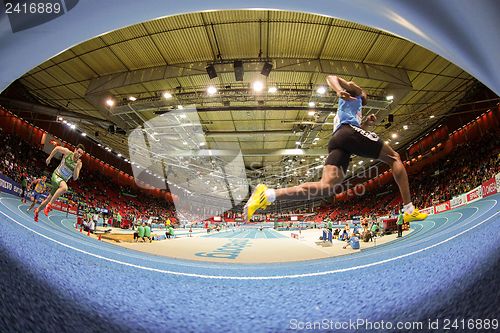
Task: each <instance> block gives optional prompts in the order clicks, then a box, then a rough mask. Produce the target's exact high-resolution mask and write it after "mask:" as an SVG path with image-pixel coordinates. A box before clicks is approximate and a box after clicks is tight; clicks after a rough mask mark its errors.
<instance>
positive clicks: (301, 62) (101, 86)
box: [86, 59, 411, 95]
mask: <svg viewBox="0 0 500 333" xmlns="http://www.w3.org/2000/svg"><path fill="white" fill-rule="evenodd" d="M272 62H273V71H274V72H308V73H309V72H314V73H323V74H335V75H342V76H349V77H351V76H353V77H355V78H363V79H370V80H374V81H380V82H386V83H389V84H395V85H400V86H406V87H411V81H410V79H409V77H408V74H407V72H406V70H404V69H401V68H394V67H390V66H383V65H373V64H365V63H359V62H354V61H340V60H320V59H274V60H273V61H272ZM206 65H207V63H206V62H197V63H185V64H176V65H167V66H157V67H152V68H146V69H138V70H132V71H127V72H120V73H115V74H108V75H103V76H100V77H97V78H95V79H92V80H91V81H90V83H89V85H88V88H87V92H86V95H101V94H106V93H109V91H110V90H112V89H116V88H121V87H126V86H130V85H135V84H140V83H146V82H154V81H161V80H167V79H173V78H176V77H189V76H193V75H201V74H204V75H206V70H205V67H206ZM263 65H264V61H262V60H259V59H243V67H244V71H245V73H253V72H258V73H260V71H261V70H262V66H263ZM214 66H215V69H216V71H217V73H219V74H222V73H234V68H233V61H232V60H231V61H228V62H224V63H220V62H218V63H214Z"/></svg>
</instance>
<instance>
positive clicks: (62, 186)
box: [49, 180, 68, 204]
mask: <svg viewBox="0 0 500 333" xmlns="http://www.w3.org/2000/svg"><path fill="white" fill-rule="evenodd" d="M67 190H68V185H67V184H66V182H65V181H64V180H63V181H61V182H60V183H59V188H58V189H57V191H56V193H54V195H53V196H52V198H50V201H49V203H50V204H52V203H53V202H54V201H56V200H57V198H59V197H60V196H61V195H62V194H64V193H66V191H67Z"/></svg>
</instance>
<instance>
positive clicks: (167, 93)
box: [163, 91, 172, 99]
mask: <svg viewBox="0 0 500 333" xmlns="http://www.w3.org/2000/svg"><path fill="white" fill-rule="evenodd" d="M163 98H165V99H170V98H172V94H171V93H169V92H168V91H165V92H164V93H163Z"/></svg>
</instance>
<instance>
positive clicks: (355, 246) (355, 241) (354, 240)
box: [349, 237, 359, 250]
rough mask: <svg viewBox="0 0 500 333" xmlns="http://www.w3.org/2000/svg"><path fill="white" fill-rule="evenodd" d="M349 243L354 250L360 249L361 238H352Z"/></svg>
mask: <svg viewBox="0 0 500 333" xmlns="http://www.w3.org/2000/svg"><path fill="white" fill-rule="evenodd" d="M349 243H350V244H351V247H352V248H353V249H354V250H357V249H359V238H358V237H351V239H350V240H349Z"/></svg>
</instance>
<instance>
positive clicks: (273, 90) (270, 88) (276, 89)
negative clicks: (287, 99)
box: [268, 87, 278, 94]
mask: <svg viewBox="0 0 500 333" xmlns="http://www.w3.org/2000/svg"><path fill="white" fill-rule="evenodd" d="M277 91H278V88H276V87H269V90H268V92H270V93H271V94H274V93H275V92H277Z"/></svg>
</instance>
